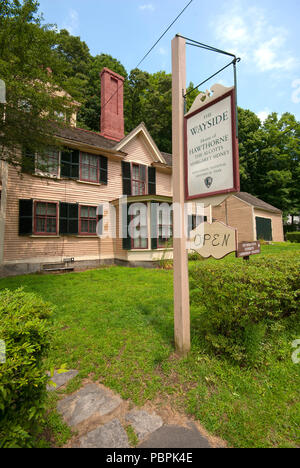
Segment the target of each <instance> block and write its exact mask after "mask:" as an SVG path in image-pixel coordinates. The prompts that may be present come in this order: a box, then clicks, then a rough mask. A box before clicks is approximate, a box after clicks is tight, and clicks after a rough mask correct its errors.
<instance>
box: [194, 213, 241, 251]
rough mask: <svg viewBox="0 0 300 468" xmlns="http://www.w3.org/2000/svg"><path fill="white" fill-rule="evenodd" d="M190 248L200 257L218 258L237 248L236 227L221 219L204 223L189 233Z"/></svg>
mask: <svg viewBox="0 0 300 468" xmlns="http://www.w3.org/2000/svg"><path fill="white" fill-rule="evenodd" d="M190 241H191V244H190V248H191V249H192V250H195V251H196V252H198V253H199V254H200V255H201V257H204V258H208V257H213V258H216V259H220V258H223V257H225V256H226V255H228V254H230V253H231V252H235V251H236V249H237V245H236V244H237V235H236V229H234V228H232V227H230V226H227V225H226V224H224V223H222V222H221V221H215V222H213V223H204V228H203V225H201V224H200V225H199V226H197V227H196V228H195V229H193V231H191V233H190Z"/></svg>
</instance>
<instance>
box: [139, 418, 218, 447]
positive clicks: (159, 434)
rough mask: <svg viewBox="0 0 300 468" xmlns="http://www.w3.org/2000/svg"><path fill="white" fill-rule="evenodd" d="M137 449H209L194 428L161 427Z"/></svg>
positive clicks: (206, 442)
mask: <svg viewBox="0 0 300 468" xmlns="http://www.w3.org/2000/svg"><path fill="white" fill-rule="evenodd" d="M138 448H211V446H210V444H209V442H208V440H207V439H205V437H203V436H202V435H201V434H200V432H199V431H198V429H197V428H196V426H195V425H194V424H192V423H190V429H188V428H186V427H181V426H175V425H174V426H163V427H161V428H160V429H158V430H157V431H155V432H153V433H152V434H151V435H150V436H149V437H148V439H147V440H146V441H145V442H143V443H142V444H140V445H139V446H138Z"/></svg>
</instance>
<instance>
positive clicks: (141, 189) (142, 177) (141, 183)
mask: <svg viewBox="0 0 300 468" xmlns="http://www.w3.org/2000/svg"><path fill="white" fill-rule="evenodd" d="M146 183H147V180H146V166H143V165H142V164H132V178H131V184H132V195H146V193H147V192H146Z"/></svg>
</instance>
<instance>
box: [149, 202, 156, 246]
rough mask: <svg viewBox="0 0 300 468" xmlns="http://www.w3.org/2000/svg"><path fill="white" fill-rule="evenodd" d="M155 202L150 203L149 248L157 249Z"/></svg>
mask: <svg viewBox="0 0 300 468" xmlns="http://www.w3.org/2000/svg"><path fill="white" fill-rule="evenodd" d="M157 205H158V204H157V203H151V214H150V217H151V250H155V249H157V237H158V229H157V228H158V226H157Z"/></svg>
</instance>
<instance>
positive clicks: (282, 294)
mask: <svg viewBox="0 0 300 468" xmlns="http://www.w3.org/2000/svg"><path fill="white" fill-rule="evenodd" d="M299 271H300V256H296V257H293V256H282V257H281V256H276V257H271V256H270V257H260V258H259V257H257V258H256V259H253V258H251V261H250V262H247V263H246V262H242V261H241V262H240V263H234V264H232V263H221V262H220V263H217V262H216V263H213V264H208V263H206V264H205V263H204V264H203V263H202V264H198V265H197V266H193V267H192V268H191V269H190V296H191V310H192V318H193V323H192V325H193V331H194V333H196V334H198V335H200V336H202V338H204V340H205V342H206V343H207V344H208V345H209V347H210V348H212V349H213V351H214V353H217V354H223V355H227V356H229V357H230V358H233V359H234V360H235V361H238V362H240V363H246V362H250V361H252V360H253V359H255V356H254V354H255V351H257V347H258V346H259V343H260V342H261V341H262V339H263V337H264V335H265V333H266V331H267V329H268V327H269V325H270V324H271V323H272V322H276V321H280V320H282V319H283V318H285V317H288V316H291V315H293V314H296V312H298V313H299V303H300V301H299V298H300V297H299V296H300V278H299Z"/></svg>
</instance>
